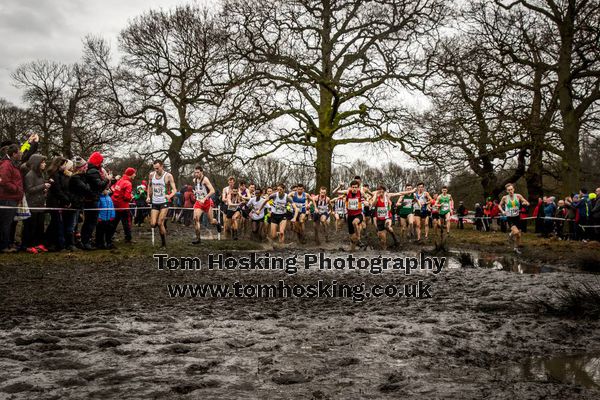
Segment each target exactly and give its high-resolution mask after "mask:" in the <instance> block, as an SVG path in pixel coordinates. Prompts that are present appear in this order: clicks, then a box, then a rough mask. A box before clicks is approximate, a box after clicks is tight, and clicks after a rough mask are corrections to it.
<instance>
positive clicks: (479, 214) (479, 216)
mask: <svg viewBox="0 0 600 400" xmlns="http://www.w3.org/2000/svg"><path fill="white" fill-rule="evenodd" d="M484 215H485V214H484V212H483V207H481V204H479V203H476V204H475V229H477V230H478V231H480V230H482V229H483V230H484V231H485V223H484V222H483V221H484Z"/></svg>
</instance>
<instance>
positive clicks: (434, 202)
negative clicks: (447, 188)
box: [429, 193, 444, 238]
mask: <svg viewBox="0 0 600 400" xmlns="http://www.w3.org/2000/svg"><path fill="white" fill-rule="evenodd" d="M438 198H439V195H438V194H437V193H433V194H432V195H431V202H430V204H429V207H430V210H431V218H430V221H431V224H432V226H433V234H434V236H435V232H437V228H440V230H441V229H442V228H441V223H440V205H439V204H438ZM440 235H441V237H442V238H443V237H444V233H443V232H441V233H440Z"/></svg>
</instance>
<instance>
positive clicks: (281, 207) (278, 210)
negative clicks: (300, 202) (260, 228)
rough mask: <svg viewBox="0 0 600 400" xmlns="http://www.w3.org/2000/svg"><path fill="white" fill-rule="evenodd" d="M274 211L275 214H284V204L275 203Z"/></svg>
mask: <svg viewBox="0 0 600 400" xmlns="http://www.w3.org/2000/svg"><path fill="white" fill-rule="evenodd" d="M275 213H276V214H285V205H283V204H277V205H276V206H275Z"/></svg>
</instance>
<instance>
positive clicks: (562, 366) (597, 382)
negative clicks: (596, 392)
mask: <svg viewBox="0 0 600 400" xmlns="http://www.w3.org/2000/svg"><path fill="white" fill-rule="evenodd" d="M517 374H518V376H519V377H520V378H522V379H524V380H526V381H538V380H542V381H557V382H561V383H569V384H575V385H580V386H584V387H586V388H600V354H587V355H569V356H557V357H553V358H546V359H537V358H529V359H526V360H525V361H523V362H522V363H521V365H519V366H518V367H517Z"/></svg>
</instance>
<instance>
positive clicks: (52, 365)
mask: <svg viewBox="0 0 600 400" xmlns="http://www.w3.org/2000/svg"><path fill="white" fill-rule="evenodd" d="M41 367H42V368H45V369H49V370H57V369H85V368H88V367H89V365H86V364H83V363H80V362H79V361H74V360H69V359H67V358H49V359H45V360H43V361H42V362H41Z"/></svg>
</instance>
